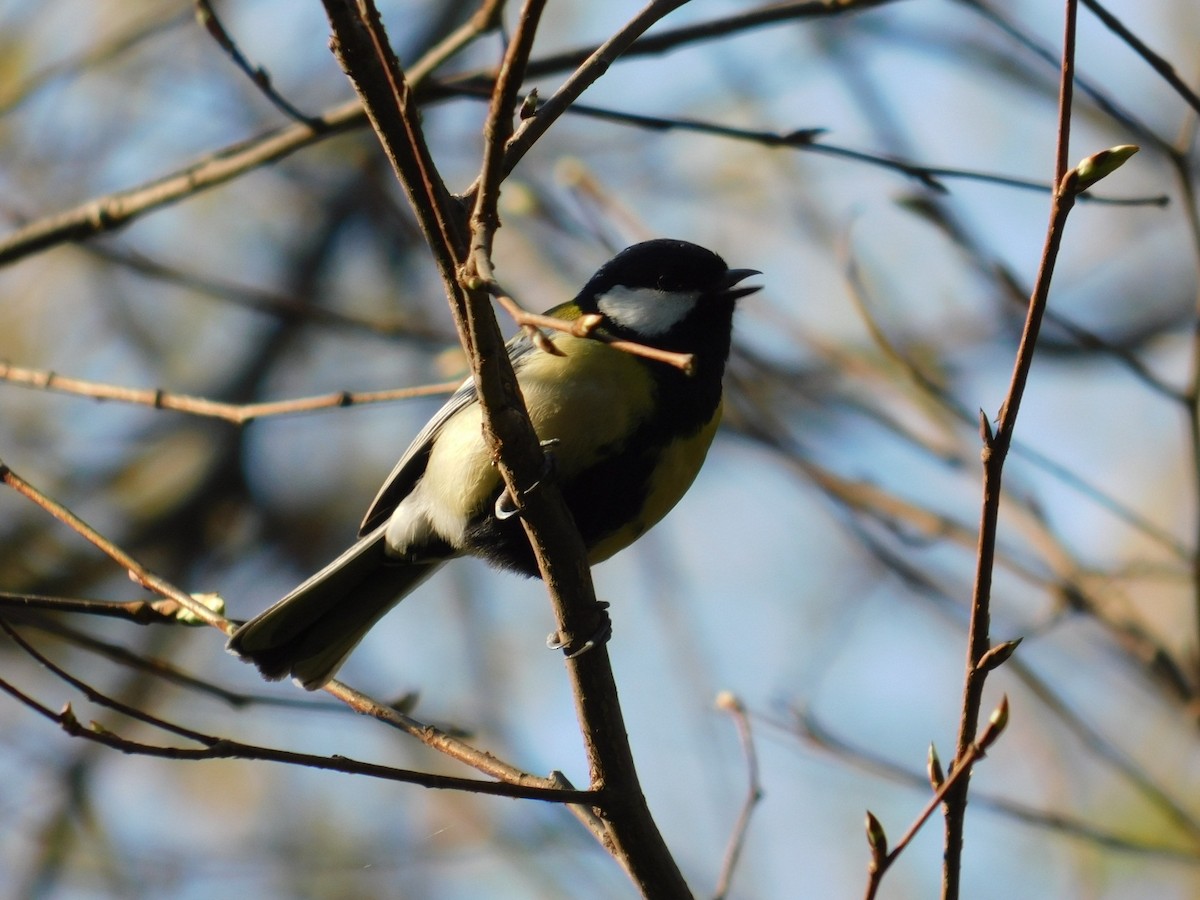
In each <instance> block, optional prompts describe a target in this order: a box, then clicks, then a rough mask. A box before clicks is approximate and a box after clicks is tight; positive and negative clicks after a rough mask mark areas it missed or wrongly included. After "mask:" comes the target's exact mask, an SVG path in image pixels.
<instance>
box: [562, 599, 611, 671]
mask: <svg viewBox="0 0 1200 900" xmlns="http://www.w3.org/2000/svg"><path fill="white" fill-rule="evenodd" d="M596 605H597V606H598V607H599V609H600V618H601V622H600V627H599V628H597V629H596V631H595V633H593V634H592V636H591V637H589V638H588V639H587V640H586V641H584V642H583V643H582V644H580V645H579V646H577V647H575V646H572V641H571V640H570V639H569V638H565V637H563V633H562V632H561V631H552V632H550V634H548V635H547V636H546V646H547V647H549V648H550V649H551V650H561V651H563V656H564V657H565V658H566V659H577V658H578V657H580V656H583V654H585V653H587V652H588V651H589V650H594V649H595V648H596V647H599V646H600V645H601V644H607V643H608V640H609V638H611V637H612V619H611V618H610V617H609V615H608V604H607V603H605V602H604V601H603V600H600V601H597V603H596Z"/></svg>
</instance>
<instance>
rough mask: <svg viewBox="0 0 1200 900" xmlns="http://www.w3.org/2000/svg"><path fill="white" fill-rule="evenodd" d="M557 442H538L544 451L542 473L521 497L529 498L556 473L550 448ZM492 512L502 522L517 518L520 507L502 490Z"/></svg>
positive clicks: (509, 494) (556, 440)
mask: <svg viewBox="0 0 1200 900" xmlns="http://www.w3.org/2000/svg"><path fill="white" fill-rule="evenodd" d="M559 442H560V441H559V439H558V438H550V439H549V440H545V441H541V442H540V445H541V447H542V449H543V450H544V451H545V456H544V458H543V461H542V473H541V475H539V476H538V480H537V481H535V482H534V483H533V484H531V485H530V486H529V487H527V488H525V490H523V491H522V492H521V493H522V494H523V495H525V496H529V495H530V494H532V493H533V492H534V491H536V490H537V489H538V488H539V487H541V486H542V484H543V483H544V482H545V481H547V480H548V479H549V478H550V477H551V476H552V475H553V474H554V473H555V472H556V471H557V469H558V464H557V462H556V461H555V459H554V453H553V452H552V451H551V450H550V448H551V447H553V446H554V445H555V444H558V443H559ZM493 512H494V513H495V515H496V518H497V519H498V520H499V521H501V522H503V521H504V520H506V519H511V518H512V517H513V516H519V515H520V514H521V507H520V506H518V505H517V501H516V500H514V499H513V495H512V494H511V493H510V492H509V490H508V488H504V490H502V491H501V492H500V496H499V497H497V498H496V505H495V507H494V508H493Z"/></svg>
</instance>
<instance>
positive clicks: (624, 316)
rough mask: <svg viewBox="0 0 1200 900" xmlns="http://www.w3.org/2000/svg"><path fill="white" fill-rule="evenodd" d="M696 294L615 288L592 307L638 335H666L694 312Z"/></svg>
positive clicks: (600, 297)
mask: <svg viewBox="0 0 1200 900" xmlns="http://www.w3.org/2000/svg"><path fill="white" fill-rule="evenodd" d="M699 297H700V294H699V292H697V291H659V290H655V289H654V288H627V287H615V288H613V289H612V290H610V291H609V292H608V293H607V294H601V295H600V296H599V297H598V298H597V299H596V307H597V308H598V309H599V310H600V312H602V313H604V315H606V316H608V317H609V318H610V319H612V321H613V322H615V323H617V324H618V325H621V326H622V327H624V328H628V329H629V330H630V331H636V332H637V333H639V334H646V335H659V334H666V333H667V332H668V331H670V330H671V329H672V328H674V327H675V326H676V325H678V324H679V323H680V322H682V321H683V320H684V319H686V318H687V317H688V315H689V314H690V313H691V311H692V310H693V309H695V308H696V301H697V300H698V299H699Z"/></svg>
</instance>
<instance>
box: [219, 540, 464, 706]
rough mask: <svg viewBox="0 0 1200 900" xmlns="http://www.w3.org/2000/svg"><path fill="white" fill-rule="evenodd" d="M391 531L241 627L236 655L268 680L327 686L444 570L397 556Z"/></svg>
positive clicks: (361, 544) (232, 645)
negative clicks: (389, 550)
mask: <svg viewBox="0 0 1200 900" xmlns="http://www.w3.org/2000/svg"><path fill="white" fill-rule="evenodd" d="M386 529H387V523H386V522H385V523H384V524H383V525H381V526H379V527H378V528H376V529H375V530H374V531H372V532H371V533H370V534H368V535H366V536H365V537H363V538H362V539H361V540H360V541H358V542H357V543H356V544H354V546H352V547H351V548H350V549H349V550H347V551H346V552H345V553H343V554H342V555H341V556H339V557H338V558H337V559H335V560H334V561H333V562H331V563H330V564H329V565H327V566H326V567H325V568H324V569H322V570H321V571H320V572H318V573H317V574H316V575H314V576H312V578H310V579H308V581H306V582H304V583H303V584H302V585H300V586H299V587H298V588H296V589H295V590H294V591H292V592H291V593H290V594H288V595H287V596H286V597H284V598H283V599H282V600H280V601H279V602H278V603H276V604H275V605H274V606H272V607H270V608H269V609H267V610H266V611H264V612H262V613H260V614H259V615H257V616H255V617H254V618H253V619H251V620H250V621H249V622H247V623H246V624H244V625H242V626H241V627H240V628H238V630H237V631H235V632H234V633H233V636H232V637H230V639H229V644H228V649H229V651H230V652H231V653H235V654H237V655H238V656H240V657H242V658H243V659H246V660H249V661H250V662H252V663H254V664H255V665H256V666H258V668H259V670H260V671H261V672H262V674H263V676H264V677H266V678H270V679H272V680H277V679H280V678H284V677H286V676H288V675H290V676H291V677H292V679H293V680H295V681H296V682H297V683H298V684H301V685H303V686H304V687H305V688H306V689H307V690H310V691H314V690H316V689H317V688H319V687H321V686H322V685H324V684H325V682H327V681H329V679H330V678H332V677H333V674H334V672H336V671H337V669H338V667H339V666H340V665H341V664H342V663H343V662H344V661H345V659H346V657H347V656H349V655H350V651H351V650H353V649H354V647H355V646H356V645H357V644H358V642H359V641H361V640H362V638H363V636H364V635H365V634H366V633H367V632H368V631H369V630H370V628H371V626H372V625H374V624H375V623H376V622H377V621H379V619H380V618H381V617H382V616H383V614H384V613H386V612H387V611H388V610H389V609H391V608H392V607H393V606H395V605H396V604H397V603H399V602H400V601H401V600H402V599H403V598H404V597H405V596H406V595H407V594H408V593H409V592H410V591H412V590H413V589H414V588H416V586H417V585H418V584H420V583H421V582H422V581H424V580H425V579H426V578H428V577H429V576H430V575H432V574H433V572H434V570H435V569H436V568H437V567H438V566H439V565H441V561H440V560H436V561H433V562H427V563H405V562H399V561H396V560H391V559H389V558H388V556H387V555H386V553H385V552H384V532H385V531H386Z"/></svg>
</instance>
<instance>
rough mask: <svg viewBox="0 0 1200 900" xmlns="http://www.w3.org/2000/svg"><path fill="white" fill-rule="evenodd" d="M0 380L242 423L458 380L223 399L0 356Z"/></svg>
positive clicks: (408, 395) (393, 396) (447, 388)
mask: <svg viewBox="0 0 1200 900" xmlns="http://www.w3.org/2000/svg"><path fill="white" fill-rule="evenodd" d="M0 381H7V382H9V383H11V384H18V385H22V386H24V387H31V388H41V389H42V390H48V391H58V392H59V393H63V394H72V395H75V396H78V397H91V398H92V399H94V400H115V401H118V402H121V403H132V404H134V405H137V406H149V407H151V408H153V409H170V410H174V411H176V412H183V413H188V414H189V415H193V416H203V417H206V418H211V419H222V420H224V421H226V422H232V423H233V424H235V425H245V424H247V423H249V422H252V421H254V420H255V419H263V418H267V417H268V416H285V415H297V414H300V413H310V412H317V411H320V410H327V409H341V408H343V407H347V406H364V405H367V404H370V403H388V402H391V401H394V400H409V399H412V398H414V397H433V396H438V395H441V394H449V393H451V392H453V391H454V390H455V388H457V387H458V386H459V385H460V384H461V383H462V382H461V380H457V379H456V380H455V381H446V382H442V383H441V384H427V385H421V386H419V387H409V388H392V389H391V390H385V391H337V392H335V393H332V394H320V395H318V396H315V397H299V398H296V399H292V400H272V401H266V402H262V403H223V402H221V401H219V400H208V399H206V398H204V397H194V396H191V395H188V394H175V393H171V392H169V391H164V390H163V389H162V388H125V387H118V386H116V385H111V384H103V383H101V382H96V381H85V380H83V379H81V378H71V377H69V376H64V375H59V374H58V373H57V372H51V371H48V370H46V369H26V368H22V367H20V366H13V365H9V364H8V363H6V362H2V361H0Z"/></svg>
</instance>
